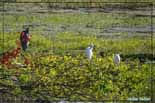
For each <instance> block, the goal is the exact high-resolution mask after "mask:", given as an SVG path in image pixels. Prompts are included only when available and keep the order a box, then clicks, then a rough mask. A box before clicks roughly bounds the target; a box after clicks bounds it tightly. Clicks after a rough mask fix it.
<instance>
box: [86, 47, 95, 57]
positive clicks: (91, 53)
mask: <svg viewBox="0 0 155 103" xmlns="http://www.w3.org/2000/svg"><path fill="white" fill-rule="evenodd" d="M93 47H94V45H93V44H91V45H90V46H89V47H87V48H86V56H87V58H88V59H89V60H91V59H92V56H93Z"/></svg>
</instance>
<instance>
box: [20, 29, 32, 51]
mask: <svg viewBox="0 0 155 103" xmlns="http://www.w3.org/2000/svg"><path fill="white" fill-rule="evenodd" d="M29 41H30V34H29V28H26V29H25V30H24V31H22V32H21V34H20V42H21V46H22V49H23V50H24V51H26V49H27V48H28V45H29Z"/></svg>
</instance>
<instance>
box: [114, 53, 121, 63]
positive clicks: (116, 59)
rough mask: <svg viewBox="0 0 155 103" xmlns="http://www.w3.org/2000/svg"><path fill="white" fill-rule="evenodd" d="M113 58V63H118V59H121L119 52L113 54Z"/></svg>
mask: <svg viewBox="0 0 155 103" xmlns="http://www.w3.org/2000/svg"><path fill="white" fill-rule="evenodd" d="M113 60H114V63H115V64H119V63H120V61H121V57H120V55H119V54H115V55H114V58H113Z"/></svg>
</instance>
